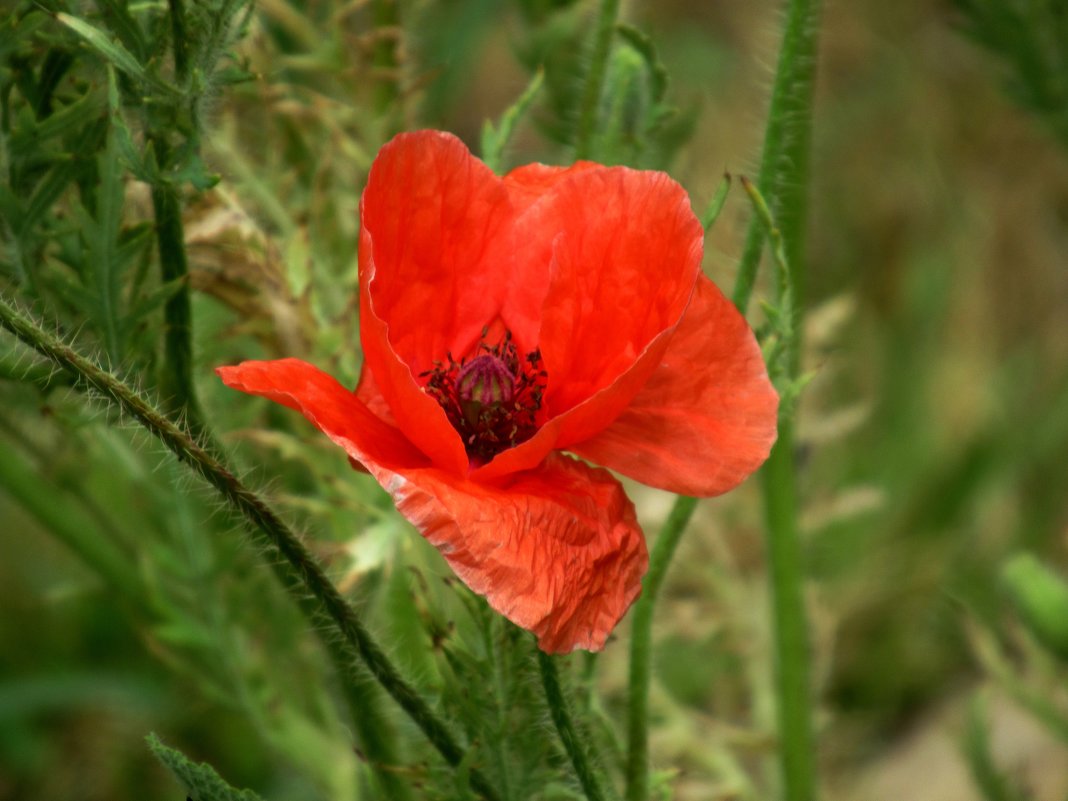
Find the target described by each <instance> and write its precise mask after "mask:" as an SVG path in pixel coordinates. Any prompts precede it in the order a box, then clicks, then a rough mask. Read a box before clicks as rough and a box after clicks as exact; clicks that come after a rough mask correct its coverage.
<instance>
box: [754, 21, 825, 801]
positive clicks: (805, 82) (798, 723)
mask: <svg viewBox="0 0 1068 801" xmlns="http://www.w3.org/2000/svg"><path fill="white" fill-rule="evenodd" d="M819 15H820V0H788V2H787V10H786V24H785V29H784V32H783V42H782V49H781V50H780V52H779V63H778V66H777V68H776V74H775V85H774V88H773V91H772V98H771V108H770V110H769V113H768V126H767V132H766V134H765V139H764V153H763V157H762V160H761V165H760V175H759V178H758V185H759V189H760V192H761V193H762V194H763V196H764V198H766V199H767V203H768V206H770V210H771V216H773V217H774V218H775V222H776V224H777V228H778V230H779V232H780V233H781V238H782V251H781V253H780V254H779V255H780V257H781V258H782V259H783V260H785V262H786V265H787V267H788V271H789V275H788V280H785V281H780V282H779V283H778V284H777V295H778V297H777V302H778V305H779V307H780V309H779V310H780V313H781V314H784V315H786V316H787V320H788V325H787V326H786V327H785V330H786V331H788V333H789V336H788V337H787V341H784V343H783V347H784V348H785V354H784V357H785V358H784V362H785V376H784V380H785V381H786V382H787V388H788V389H789V390H790V391H791V394H792V390H793V384H794V382H795V381H796V376H797V374H798V372H799V369H800V362H801V355H800V354H801V343H800V331H801V310H802V308H803V298H804V286H805V282H804V276H805V258H804V256H805V253H804V251H805V222H806V216H807V197H806V192H807V190H808V163H809V143H810V141H811V136H812V133H811V132H812V100H813V87H814V83H815V73H816V54H817V41H818V33H819ZM767 230H769V226H768V225H767V220H762V219H760V215H754V218H753V220H752V222H751V223H750V226H749V232H748V235H747V238H746V245H745V250H744V252H743V255H742V264H741V267H740V268H739V273H738V283H737V285H736V287H735V292H734V302H735V305H736V306H737V307H738V309H739V310H740V311H741V312H742V313H743V314H744V313H745V310H746V308H747V307H748V305H749V299H750V297H751V295H752V291H753V283H754V281H755V278H756V270H757V265H758V264H759V262H760V256H761V253H762V250H763V245H764V238H765V236H766V231H767ZM784 277H786V276H784ZM782 412H783V413H782V414H781V415H780V418H779V437H778V440H777V441H776V443H775V447H774V448H773V449H772V451H771V455H770V456H769V457H768V461H767V462H766V463H765V465H764V469H763V476H762V478H763V481H762V488H763V495H764V510H765V519H766V530H765V539H766V548H767V558H768V571H769V579H770V582H771V606H772V629H773V632H772V637H773V640H774V650H775V695H776V700H777V707H776V717H777V725H778V731H779V759H780V770H781V774H782V785H783V797H784V799H786V801H813V800H814V799H815V798H816V768H815V746H814V737H813V732H812V698H811V692H812V690H811V687H810V679H809V658H810V655H809V645H808V631H807V624H806V620H805V607H804V594H803V581H804V570H803V561H802V553H801V544H800V540H799V533H798V525H797V516H798V498H797V478H796V474H795V464H794V428H793V419H792V409H784V410H782Z"/></svg>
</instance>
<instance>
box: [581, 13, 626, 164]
mask: <svg viewBox="0 0 1068 801" xmlns="http://www.w3.org/2000/svg"><path fill="white" fill-rule="evenodd" d="M618 15H619V0H601V10H600V13H598V15H597V32H596V33H595V34H594V40H593V53H592V54H591V56H590V68H589V70H588V71H587V72H586V84H585V86H583V88H582V105H581V106H580V108H579V124H578V135H577V137H576V139H575V158H576V159H588V158H590V156H591V155H592V153H591V151H592V149H593V136H594V134H595V133H596V131H597V117H598V114H597V112H598V110H599V109H600V107H601V90H602V88H603V87H604V76H605V72H607V70H608V55H609V53H610V52H611V51H612V35H613V34H614V33H615V28H616V17H617V16H618Z"/></svg>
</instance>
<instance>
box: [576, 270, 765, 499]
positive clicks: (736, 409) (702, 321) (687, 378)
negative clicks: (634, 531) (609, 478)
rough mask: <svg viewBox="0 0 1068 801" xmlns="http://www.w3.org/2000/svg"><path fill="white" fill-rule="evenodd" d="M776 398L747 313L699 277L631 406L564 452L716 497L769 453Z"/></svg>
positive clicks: (648, 480)
mask: <svg viewBox="0 0 1068 801" xmlns="http://www.w3.org/2000/svg"><path fill="white" fill-rule="evenodd" d="M778 404H779V398H778V395H777V394H776V393H775V389H774V388H773V387H772V385H771V382H770V381H769V379H768V374H767V370H766V368H765V366H764V359H763V357H762V356H761V353H760V347H759V345H758V344H757V341H756V337H754V336H753V332H752V330H750V328H749V325H748V324H747V323H746V321H745V318H743V317H742V315H741V314H739V313H738V310H737V309H735V307H734V305H733V304H732V303H731V302H730V301H729V300H727V299H726V298H725V297H724V296H723V294H722V293H721V292H720V291H719V289H717V288H716V286H715V284H713V283H712V282H711V281H709V280H708V279H707V278H705V277H704V276H702V277H701V278H700V279H699V280H698V284H697V288H696V291H695V292H694V296H693V299H692V300H691V302H690V306H689V308H688V309H687V311H686V314H685V315H684V316H683V319H682V322H681V323H680V324H679V327H678V329H677V330H676V331H675V334H674V337H673V338H672V340H671V342H670V344H669V346H668V349H667V352H666V354H665V356H664V359H663V361H662V362H661V363H660V365H659V367H657V369H656V371H655V372H654V373H653V375H652V377H651V378H650V379H649V381H648V382H647V383H646V384H645V386H644V387H643V388H642V389H641V391H640V392H639V393H638V394H637V395H636V396H635V397H634V400H633V401H632V402H631V404H630V406H629V407H627V409H626V411H624V412H623V413H622V414H621V415H620V416H619V417H618V418H616V420H615V422H613V423H612V425H610V426H609V427H608V428H606V429H604V430H603V431H601V432H600V433H599V434H598V435H596V436H595V437H593V438H592V439H589V440H587V441H585V442H582V443H579V444H576V445H572V446H571V447H570V448H569V450H571V451H573V452H574V453H576V454H578V455H579V456H581V457H583V458H584V459H590V460H591V461H594V462H597V463H598V464H601V465H604V466H605V467H608V468H610V469H612V470H615V471H617V472H619V473H622V474H623V475H625V476H629V477H630V478H633V479H636V480H637V481H640V482H642V483H643V484H648V485H649V486H653V487H659V488H661V489H666V490H669V491H670V492H677V493H681V494H683V495H694V496H706V497H707V496H711V495H719V494H721V493H723V492H726V491H727V490H729V489H732V488H733V487H735V486H736V485H738V484H739V483H741V482H742V481H743V480H744V479H745V478H746V477H747V476H749V474H750V473H752V472H753V471H754V470H756V469H757V468H758V467H759V466H760V465H761V464H762V463H763V462H764V460H765V459H766V458H767V456H768V453H769V452H770V450H771V446H772V444H773V443H774V442H775V437H776V425H777V412H778Z"/></svg>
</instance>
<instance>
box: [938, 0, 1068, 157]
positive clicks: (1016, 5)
mask: <svg viewBox="0 0 1068 801" xmlns="http://www.w3.org/2000/svg"><path fill="white" fill-rule="evenodd" d="M954 2H955V5H956V6H957V9H958V10H959V11H960V13H961V14H962V16H963V18H964V22H963V25H962V28H963V30H964V33H965V34H967V35H968V36H969V37H970V38H972V39H974V40H975V41H976V42H978V43H979V44H980V45H982V46H983V47H985V48H987V49H988V50H990V51H991V52H992V53H993V54H995V55H996V56H998V57H999V58H1000V59H1001V60H1002V61H1003V62H1004V63H1005V65H1006V67H1007V69H1008V73H1009V76H1008V88H1009V92H1010V94H1011V95H1012V96H1013V98H1014V99H1015V100H1016V101H1017V102H1018V103H1020V105H1022V106H1024V107H1025V108H1028V109H1030V110H1031V111H1032V112H1034V113H1036V114H1038V115H1039V116H1040V117H1042V118H1043V119H1044V120H1045V122H1046V123H1047V124H1048V125H1049V126H1050V128H1051V129H1052V130H1053V133H1054V135H1055V136H1056V137H1057V138H1058V139H1059V140H1060V142H1061V144H1062V145H1063V146H1064V147H1068V5H1066V4H1065V3H1063V2H1061V0H954Z"/></svg>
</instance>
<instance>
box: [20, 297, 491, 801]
mask: <svg viewBox="0 0 1068 801" xmlns="http://www.w3.org/2000/svg"><path fill="white" fill-rule="evenodd" d="M0 326H3V327H4V328H6V329H8V330H9V331H11V332H12V333H13V334H14V335H15V336H16V337H18V338H19V339H20V340H22V341H23V342H24V343H26V344H27V345H29V346H30V347H32V348H34V349H35V350H37V351H38V352H39V353H41V354H42V355H44V356H46V357H48V358H49V359H51V360H53V361H54V362H55V363H56V364H58V365H60V366H61V367H63V368H64V369H67V370H69V371H71V372H72V373H74V374H75V375H76V376H77V377H78V379H79V381H80V382H82V383H84V384H85V385H87V386H89V387H92V388H93V389H94V390H96V391H97V392H99V393H101V394H102V395H103V396H104V397H106V398H108V399H109V400H111V401H113V402H114V403H116V404H117V405H118V406H119V408H120V409H122V411H123V412H124V413H125V414H127V415H128V416H130V417H132V418H133V419H135V420H136V421H137V422H138V423H139V424H141V425H142V426H143V427H144V428H145V429H147V430H148V431H149V432H150V433H151V434H152V435H153V436H155V437H156V438H157V439H159V440H160V441H161V442H162V443H163V444H164V445H165V446H166V447H167V448H168V449H169V450H170V451H172V452H173V453H174V454H175V456H177V457H178V460H179V461H181V462H183V463H185V464H186V465H188V466H189V467H191V468H192V469H193V470H194V471H195V472H196V473H198V474H199V475H200V476H201V477H202V478H203V479H204V480H205V481H206V482H207V483H208V484H210V485H211V486H212V487H214V488H215V489H216V490H218V492H219V493H220V494H221V495H222V497H223V498H224V499H225V500H226V502H227V504H228V505H229V506H230V507H231V508H232V509H233V510H234V511H236V512H238V513H240V514H241V516H243V517H244V518H245V519H246V520H247V521H248V522H249V523H251V527H250V531H251V533H252V535H253V537H254V539H255V540H256V541H257V544H259V545H260V546H266V547H267V548H269V549H272V550H274V551H277V552H278V553H279V554H281V556H282V557H283V559H284V560H285V563H286V565H287V566H288V572H289V574H290V575H289V578H290V579H291V581H290V582H288V583H286V584H285V586H286V588H287V590H288V591H289V592H290V593H292V594H293V595H294V597H296V598H297V600H298V602H300V599H301V597H302V596H305V595H308V596H310V597H311V598H312V599H314V603H315V605H316V607H317V609H318V611H319V612H320V613H321V614H322V615H323V617H325V618H326V619H327V620H328V621H329V622H330V624H331V625H332V626H333V628H335V629H336V631H337V632H338V633H339V634H340V635H341V636H342V638H343V639H344V641H345V643H346V644H347V646H348V647H350V648H352V649H353V651H354V652H355V653H356V654H358V655H359V657H360V658H361V659H362V661H363V663H364V664H365V665H366V667H367V669H368V670H369V671H370V672H371V675H373V676H374V677H375V679H376V680H377V681H378V682H379V684H381V685H382V687H383V689H384V690H385V691H386V692H387V693H389V694H390V696H392V697H393V699H394V700H395V701H396V702H397V703H398V704H399V705H400V707H401V708H402V709H404V711H405V712H406V713H407V714H408V715H409V717H411V719H412V720H413V721H414V722H415V723H416V725H417V726H419V728H420V729H421V730H422V731H423V733H424V734H425V735H426V737H427V739H428V740H430V742H431V744H432V745H433V746H434V747H435V748H437V750H438V752H439V753H440V754H441V755H442V757H443V758H444V759H445V761H446V762H447V763H448V764H450V765H453V766H458V765H459V764H460V762H461V761H462V760H463V758H464V749H463V748H462V747H461V746H460V745H459V743H458V742H457V741H456V739H455V737H454V736H453V734H452V732H451V731H450V730H449V729H448V727H447V726H446V725H445V723H444V722H443V721H442V720H441V719H440V718H438V716H437V715H436V714H435V713H434V712H433V710H432V709H431V708H430V706H429V704H428V703H427V702H426V701H425V700H424V699H423V698H422V696H420V695H419V694H418V692H417V691H416V690H415V689H414V688H413V687H412V686H411V685H410V684H409V683H408V682H407V681H405V680H404V679H403V678H402V677H401V675H400V672H399V671H398V670H397V668H396V667H395V666H394V665H393V663H392V662H391V661H390V659H389V657H388V656H386V654H385V652H384V651H383V650H382V648H381V647H380V646H379V645H378V643H377V642H376V641H375V640H374V638H373V637H372V636H371V634H370V632H368V631H367V629H365V628H364V625H363V623H362V622H361V621H360V619H359V617H358V615H357V613H356V610H355V609H353V607H352V606H351V605H350V604H349V603H348V601H346V600H345V599H344V598H343V597H342V595H341V594H340V593H339V592H338V590H337V588H336V587H335V586H334V584H333V582H331V581H330V579H329V577H327V575H326V573H325V572H324V570H323V568H322V566H321V565H320V564H319V562H318V561H317V560H316V559H315V558H314V557H313V556H312V555H311V553H309V552H308V550H307V548H305V547H304V544H303V543H302V542H301V541H300V539H299V538H298V537H297V536H296V534H294V533H293V531H292V530H291V529H290V528H289V526H287V525H286V524H285V522H283V520H282V519H281V518H280V517H279V516H278V515H277V514H276V513H275V512H274V510H273V509H271V507H269V506H268V505H267V504H266V503H265V502H264V501H263V499H261V498H260V497H259V496H258V495H257V494H256V493H254V492H252V491H251V490H250V489H248V488H247V487H245V486H244V484H242V483H241V482H240V481H239V480H238V479H237V477H236V476H234V474H233V473H232V472H231V471H230V470H229V469H228V468H227V467H226V466H225V465H224V464H223V463H222V461H221V460H220V459H219V457H217V456H215V455H213V454H211V453H209V452H208V451H207V450H205V449H204V448H203V447H201V446H200V445H199V444H197V442H196V440H195V439H194V438H193V436H192V435H191V434H190V433H189V432H187V431H185V430H183V429H182V428H179V427H178V426H177V425H175V424H174V423H173V422H172V421H170V420H169V419H168V418H167V417H165V416H164V415H163V414H162V413H161V412H160V411H159V410H158V409H156V408H155V407H154V406H152V405H151V404H150V403H148V401H146V400H145V399H144V398H142V397H141V396H140V395H138V394H137V392H135V391H134V390H133V389H132V388H130V387H129V386H128V385H127V384H125V383H123V382H122V381H121V380H119V379H118V378H117V377H115V376H114V375H112V374H111V373H109V372H107V371H105V370H103V369H101V368H100V367H99V366H97V365H96V364H94V363H93V362H91V361H90V360H88V359H86V358H85V357H84V356H82V355H80V354H79V353H77V352H76V351H75V350H73V349H72V348H71V347H69V346H67V345H65V344H64V343H63V342H61V341H60V340H58V339H57V338H56V337H54V336H52V335H50V334H49V333H47V332H46V331H44V330H43V329H42V328H41V327H40V326H38V325H37V324H36V323H34V322H33V321H32V320H31V319H29V318H28V317H26V316H25V315H23V314H21V313H20V312H18V311H17V310H16V309H15V308H13V307H12V306H10V305H9V304H8V303H7V301H5V300H3V299H0ZM470 781H471V785H472V787H473V788H474V789H475V790H476V791H477V792H478V793H480V794H481V795H482V796H483V797H484V798H486V799H488V801H497V800H498V799H499V795H498V793H497V792H496V790H495V789H494V788H493V787H492V786H491V785H490V784H489V782H488V781H487V780H486V778H485V776H484V775H483V774H482V773H481V772H479V771H478V770H477V769H471V771H470Z"/></svg>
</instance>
